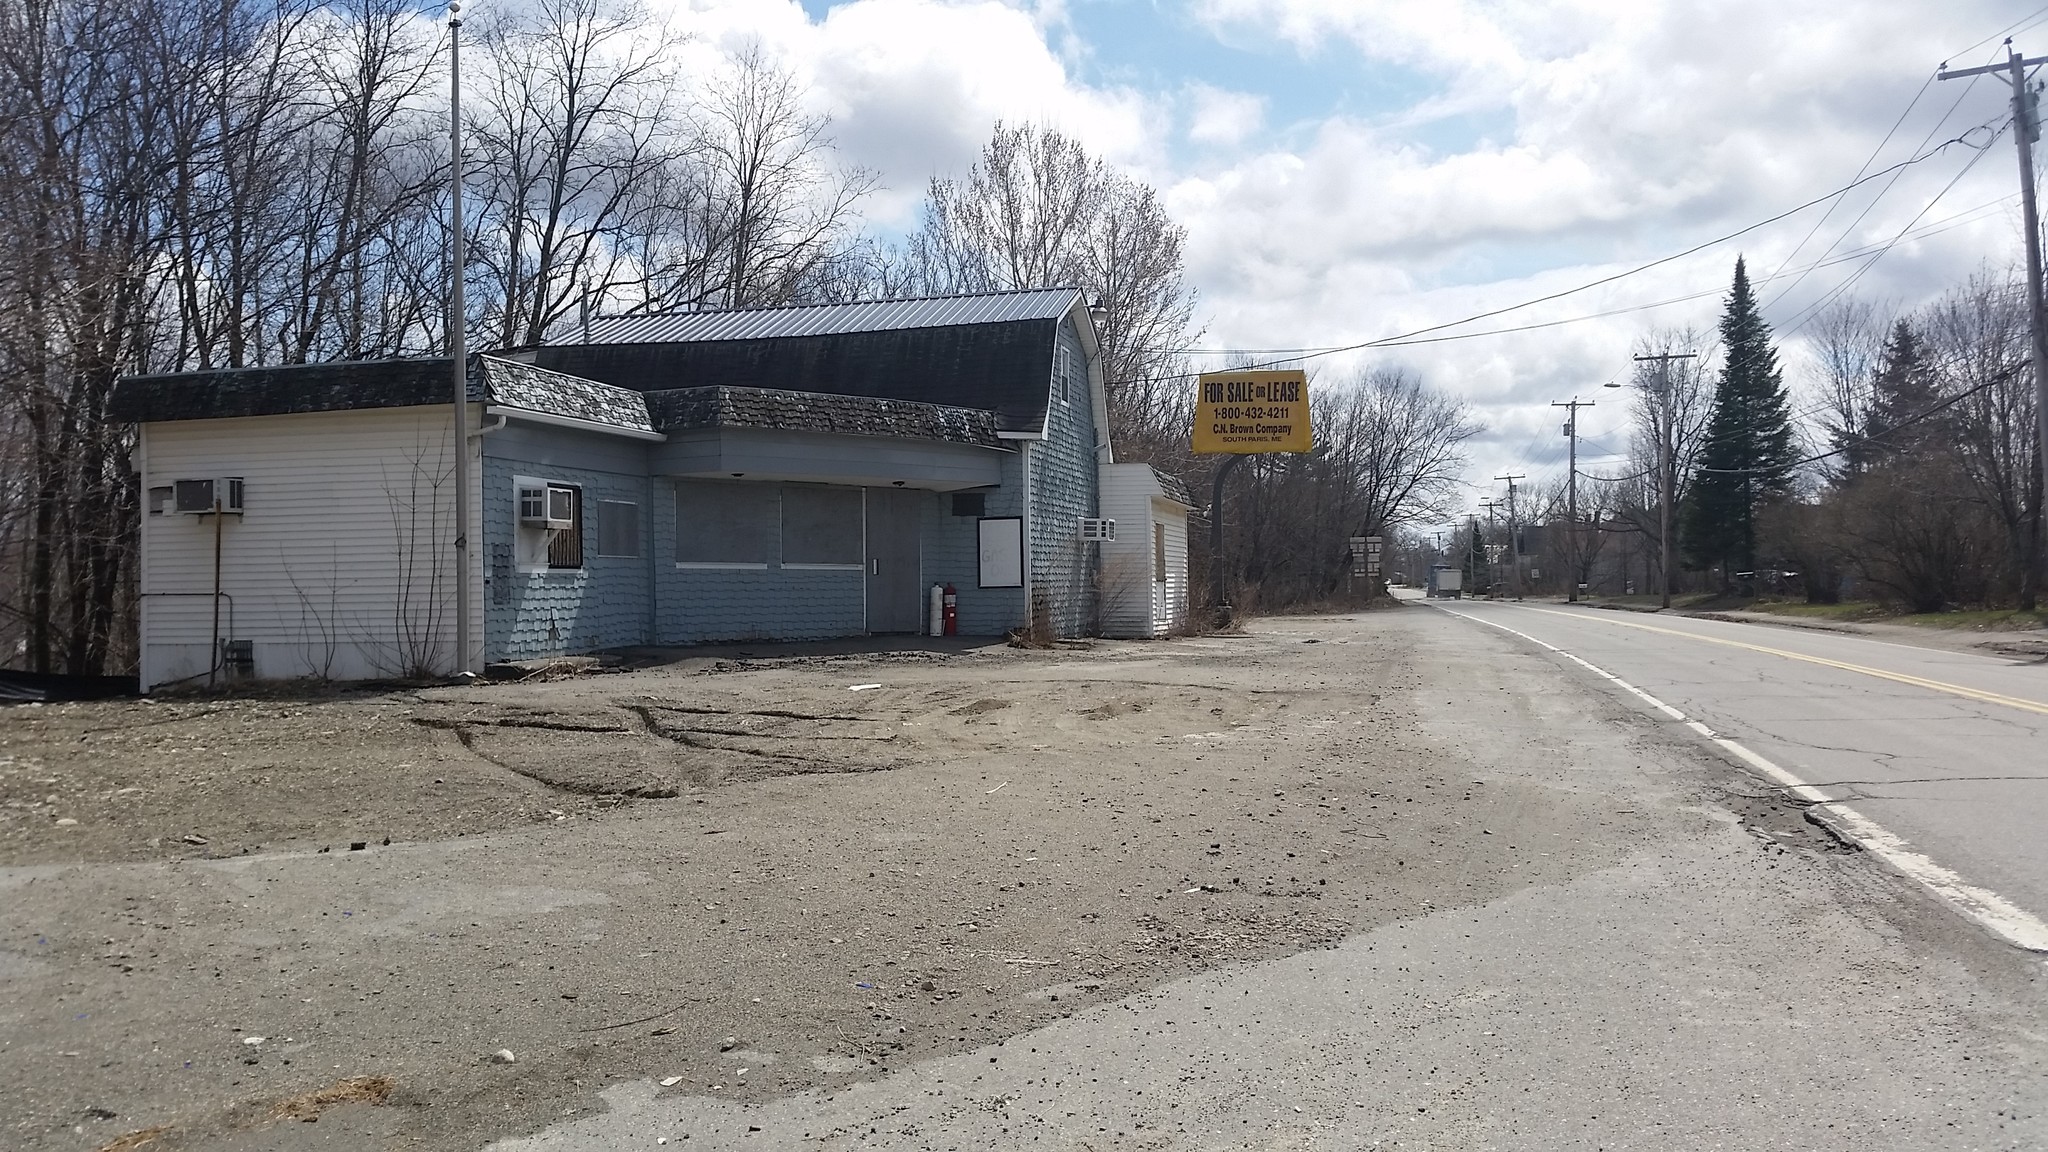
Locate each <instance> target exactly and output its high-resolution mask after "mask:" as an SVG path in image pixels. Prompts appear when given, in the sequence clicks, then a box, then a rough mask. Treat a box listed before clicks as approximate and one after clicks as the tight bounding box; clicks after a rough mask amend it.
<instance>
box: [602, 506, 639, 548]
mask: <svg viewBox="0 0 2048 1152" xmlns="http://www.w3.org/2000/svg"><path fill="white" fill-rule="evenodd" d="M597 554H598V555H599V556H638V555H639V554H640V506H639V505H638V504H634V503H631V502H628V501H625V500H599V501H598V502H597Z"/></svg>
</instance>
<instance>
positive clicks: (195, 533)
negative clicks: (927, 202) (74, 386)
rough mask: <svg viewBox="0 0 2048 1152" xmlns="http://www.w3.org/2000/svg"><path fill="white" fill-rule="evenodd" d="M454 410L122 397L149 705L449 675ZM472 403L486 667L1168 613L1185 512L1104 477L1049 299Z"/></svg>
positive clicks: (623, 348)
mask: <svg viewBox="0 0 2048 1152" xmlns="http://www.w3.org/2000/svg"><path fill="white" fill-rule="evenodd" d="M450 386H451V381H450V380H449V373H448V363H447V361H446V360H431V359H417V360H396V361H381V362H364V363H341V364H319V365H303V366H291V367H280V368H247V369H231V370H222V371H212V372H188V373H178V374H173V375H161V376H142V377H132V378H129V379H126V380H123V381H121V383H120V385H119V386H118V387H117V389H116V392H115V399H114V416H115V418H116V419H121V420H128V421H132V422H134V423H136V424H137V425H139V426H140V447H139V451H138V452H137V456H136V459H137V462H138V468H139V469H140V470H141V472H142V478H141V482H142V487H143V490H144V492H145V495H146V501H145V509H144V511H145V512H146V513H147V514H146V515H145V516H144V517H143V528H142V541H141V593H142V620H141V626H140V635H141V642H142V682H143V685H144V686H145V688H148V687H154V686H158V685H164V684H170V683H175V682H178V681H183V680H190V679H193V678H195V677H203V676H205V675H206V674H207V673H208V671H209V670H210V669H213V668H215V667H216V666H217V665H218V666H224V667H225V668H227V669H228V670H229V671H230V672H233V673H236V674H242V675H253V676H256V677H262V678H287V677H295V676H316V677H324V678H335V679H358V678H368V677H377V676H391V675H404V674H418V673H425V672H446V671H449V670H451V669H452V668H453V667H454V666H455V664H456V661H455V660H454V639H453V637H454V627H453V612H454V607H453V605H454V581H455V580H456V579H457V578H458V574H457V573H456V572H455V571H454V568H455V565H454V557H453V550H452V535H453V532H452V526H453V516H454V496H453V481H452V472H453V455H452V453H453V445H452V443H451V439H452V437H451V434H450V426H451V423H452V418H453V411H454V409H453V406H452V405H451V404H450V403H449V401H448V392H449V390H450ZM469 398H470V403H471V405H472V419H471V422H470V426H471V428H472V431H473V439H472V442H471V445H470V452H471V459H472V468H471V475H472V477H473V480H474V482H475V483H476V484H477V491H476V492H475V493H474V494H473V496H472V504H471V507H472V509H473V513H474V514H475V515H477V516H478V517H479V518H478V520H477V522H476V523H475V524H474V526H473V529H472V531H473V535H474V547H473V548H472V549H471V557H472V570H471V571H470V572H468V573H465V574H461V578H463V579H467V580H469V581H470V582H471V588H472V591H473V593H474V595H473V596H472V603H473V605H474V612H475V618H474V619H473V621H472V634H473V635H474V636H476V637H478V638H479V639H480V642H481V646H482V656H483V658H484V659H486V660H491V661H497V660H517V659H528V658H536V657H545V656H555V655H566V654H573V653H582V652H591V651H597V650H602V649H608V648H620V647H628V646H636V645H648V644H659V645H666V644H689V643H698V642H706V641H720V640H800V639H820V638H827V637H838V636H857V635H867V634H886V633H914V632H922V631H925V630H926V629H927V628H928V627H929V625H930V619H929V604H930V591H931V589H932V587H933V586H934V585H946V584H950V585H952V586H953V587H954V588H955V590H956V592H957V597H958V621H959V631H960V632H961V633H962V634H964V635H983V636H993V635H1001V634H1003V633H1004V632H1006V631H1009V630H1011V629H1015V628H1020V627H1023V626H1025V625H1026V624H1027V622H1029V621H1030V620H1031V619H1032V618H1033V617H1034V616H1035V617H1036V619H1037V620H1039V621H1040V622H1041V624H1042V625H1043V626H1044V627H1045V628H1047V629H1049V630H1050V631H1051V632H1053V633H1055V634H1060V635H1074V634H1078V633H1082V632H1088V631H1094V630H1098V629H1104V628H1107V629H1108V630H1110V631H1112V632H1115V633H1117V634H1124V635H1157V634H1160V633H1163V632H1164V631H1166V630H1167V629H1168V628H1170V627H1171V626H1172V624H1173V623H1174V622H1176V621H1177V620H1178V618H1179V616H1180V615H1181V614H1184V613H1185V611H1186V585H1187V551H1186V525H1185V513H1186V510H1187V504H1188V501H1187V497H1186V493H1185V492H1183V491H1181V490H1180V489H1179V488H1178V486H1177V485H1176V484H1174V483H1173V482H1171V481H1170V480H1165V479H1162V478H1160V477H1158V476H1157V475H1156V474H1154V473H1152V471H1151V469H1150V468H1148V467H1146V466H1144V465H1130V464H1124V465H1119V464H1115V463H1113V457H1112V454H1111V450H1110V445H1109V441H1108V431H1107V418H1106V413H1105V407H1104V399H1103V382H1102V372H1101V368H1100V363H1099V360H1098V356H1097V347H1096V335H1095V330H1094V326H1093V324H1092V322H1091V320H1090V318H1089V314H1088V310H1087V307H1086V305H1085V303H1084V301H1083V299H1082V297H1081V294H1080V293H1079V292H1078V291H1075V290H1072V289H1049V290H1042V291H1029V292H1011V293H996V294H989V295H979V296H958V297H943V298H936V299H923V300H898V301H881V302H870V303H857V304H841V305H822V306H815V307H794V308H771V309H754V310H744V311H733V312H700V313H687V314H678V315H657V316H634V317H616V318H609V319H603V320H599V321H597V322H595V323H594V324H593V325H592V326H591V329H590V332H589V333H588V335H587V336H586V337H585V339H584V340H583V341H582V342H580V343H575V344H565V345H548V346H544V347H538V348H527V349H514V350H509V351H504V352H499V353H494V354H483V355H477V356H473V357H471V359H470V362H469ZM216 501H218V502H219V503H220V504H221V506H222V507H224V508H225V509H226V511H225V512H224V513H223V514H221V515H219V516H216V515H214V514H213V512H212V509H213V507H214V506H215V502H216ZM1111 504H1114V505H1115V508H1116V510H1111V508H1110V507H1109V506H1110V505H1111ZM1112 516H1115V517H1118V518H1119V520H1120V521H1128V523H1127V524H1125V523H1119V525H1118V526H1117V527H1116V528H1112V527H1111V526H1110V525H1108V524H1107V523H1106V521H1107V519H1108V518H1110V517H1112ZM1112 537H1113V539H1112ZM1140 544H1142V545H1143V546H1144V550H1145V552H1146V558H1147V559H1148V560H1149V561H1150V563H1149V564H1147V565H1144V566H1143V567H1144V575H1145V576H1147V577H1149V579H1147V580H1145V581H1142V582H1139V584H1138V587H1139V588H1140V589H1141V590H1142V592H1143V593H1144V595H1142V596H1138V597H1136V600H1138V601H1142V602H1143V603H1144V611H1135V610H1133V609H1132V606H1131V602H1130V601H1131V600H1132V598H1131V597H1130V596H1129V595H1128V594H1127V590H1126V588H1125V585H1126V584H1128V583H1130V581H1129V580H1128V576H1129V572H1128V571H1127V569H1129V570H1133V571H1135V568H1134V565H1135V564H1136V561H1134V560H1132V559H1130V558H1127V557H1126V556H1125V554H1124V553H1125V552H1127V551H1129V550H1130V549H1131V548H1133V547H1136V546H1138V545H1140ZM1112 585H1114V588H1112V587H1111V586H1112ZM216 589H217V591H216Z"/></svg>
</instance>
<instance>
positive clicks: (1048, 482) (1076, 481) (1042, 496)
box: [1031, 319, 1098, 636]
mask: <svg viewBox="0 0 2048 1152" xmlns="http://www.w3.org/2000/svg"><path fill="white" fill-rule="evenodd" d="M1059 345H1060V346H1061V347H1064V348H1065V349H1067V352H1068V354H1069V356H1071V357H1072V363H1073V364H1074V366H1075V371H1076V373H1077V374H1078V376H1079V379H1077V380H1075V381H1074V382H1073V383H1072V384H1071V385H1070V386H1069V388H1068V395H1067V400H1066V402H1065V403H1061V402H1060V401H1059V399H1058V396H1059V391H1058V386H1057V383H1056V382H1055V381H1053V380H1052V373H1053V372H1055V371H1057V370H1058V362H1059V358H1058V355H1057V353H1055V354H1054V356H1053V358H1052V360H1053V362H1052V363H1051V364H1049V365H1047V380H1048V383H1049V384H1050V385H1051V386H1052V387H1053V397H1054V399H1053V402H1052V403H1051V404H1050V405H1049V406H1048V407H1047V409H1046V419H1045V425H1046V427H1045V439H1044V440H1041V441H1039V442H1037V443H1035V444H1033V445H1032V446H1031V491H1032V501H1031V503H1032V521H1031V585H1032V599H1033V600H1034V601H1036V602H1037V604H1038V605H1039V606H1040V610H1041V611H1043V612H1045V613H1046V615H1047V618H1048V622H1049V623H1050V624H1051V626H1052V629H1053V631H1054V632H1055V633H1056V634H1058V635H1061V636H1078V635H1081V634H1083V633H1086V632H1092V631H1094V630H1095V628H1096V624H1097V621H1096V619H1095V579H1094V577H1095V572H1094V552H1095V546H1094V545H1092V544H1084V543H1082V541H1081V519H1082V517H1086V516H1094V515H1095V514H1096V507H1097V504H1096V486H1097V483H1098V476H1097V472H1096V467H1095V463H1096V461H1095V408H1094V403H1093V399H1092V394H1091V392H1090V388H1091V385H1090V383H1089V380H1088V370H1087V365H1088V360H1087V357H1086V355H1085V354H1084V353H1083V352H1082V349H1081V340H1080V337H1079V335H1078V334H1076V332H1075V331H1074V323H1073V321H1072V320H1071V319H1068V320H1063V321H1061V322H1060V326H1059Z"/></svg>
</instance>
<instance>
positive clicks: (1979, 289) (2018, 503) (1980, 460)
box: [1922, 273, 2042, 611]
mask: <svg viewBox="0 0 2048 1152" xmlns="http://www.w3.org/2000/svg"><path fill="white" fill-rule="evenodd" d="M1922 326H1923V328H1924V329H1925V331H1926V334H1927V339H1928V342H1929V344H1930V345H1931V347H1932V351H1933V359H1934V362H1935V372H1936V374H1937V376H1938V377H1940V379H1941V391H1942V392H1943V393H1944V394H1945V395H1947V396H1950V397H1954V398H1955V406H1954V408H1953V410H1952V411H1950V412H1948V413H1946V414H1945V415H1944V418H1943V424H1944V426H1945V427H1946V428H1947V429H1948V431H1949V436H1948V437H1944V438H1943V440H1944V441H1946V442H1933V443H1930V444H1929V445H1928V451H1931V452H1938V453H1939V454H1942V455H1950V454H1952V455H1953V459H1954V463H1955V467H1956V469H1957V471H1958V472H1959V473H1960V478H1961V481H1962V483H1963V484H1964V485H1965V486H1966V489H1967V491H1968V493H1969V494H1970V496H1971V497H1972V498H1973V499H1974V500H1975V502H1976V503H1977V504H1979V505H1980V506H1982V507H1983V509H1984V510H1985V511H1986V512H1987V513H1988V514H1989V516H1990V518H1991V520H1992V522H1993V523H1995V524H1996V525H1997V528H1998V531H1999V534H2000V537H2001V539H2000V549H1999V551H2000V552H2001V553H2002V554H2003V560H2004V563H2003V565H2002V567H2003V569H2004V578H2003V580H2004V583H2005V584H2006V585H2007V588H2008V591H2009V593H2010V594H2011V595H2012V596H2013V598H2014V599H2015V600H2016V601H2017V603H2018V605H2019V606H2020V607H2021V608H2023V609H2026V610H2029V611H2031V610H2032V609H2033V608H2034V607H2035V604H2036V603H2037V601H2038V598H2039V595H2040V571H2041V564H2040V555H2041V544H2042V509H2041V504H2042V492H2041V470H2040V467H2039V466H2038V464H2037V460H2038V459H2039V455H2038V454H2039V453H2040V451H2041V445H2039V444H2038V443H2036V441H2037V439H2038V436H2037V433H2036V428H2037V425H2036V423H2035V418H2034V403H2035V397H2034V389H2033V382H2032V379H2031V377H2030V374H2029V373H2028V372H2027V370H2026V369H2027V362H2028V358H2029V355H2030V351H2029V348H2028V336H2027V311H2026V291H2025V288H2024V287H2023V286H2022V285H2021V284H2020V283H2018V282H2016V281H2015V280H2014V279H2013V278H2012V277H2011V276H2010V275H2009V274H2008V275H2005V276H1995V275H1992V274H1989V273H1979V274H1977V275H1975V276H1972V277H1971V278H1970V280H1969V281H1968V282H1967V283H1965V284H1963V285H1961V286H1959V287H1957V288H1955V289H1953V290H1951V291H1950V292H1949V293H1947V294H1946V295H1944V296H1943V297H1942V298H1941V299H1940V300H1938V301H1936V302H1935V303H1934V304H1933V305H1932V306H1930V307H1929V308H1928V309H1927V310H1926V312H1925V313H1924V318H1923V322H1922Z"/></svg>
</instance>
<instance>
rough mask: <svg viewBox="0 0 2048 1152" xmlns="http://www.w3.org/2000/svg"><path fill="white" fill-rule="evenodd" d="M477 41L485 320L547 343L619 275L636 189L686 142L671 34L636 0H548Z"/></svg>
mask: <svg viewBox="0 0 2048 1152" xmlns="http://www.w3.org/2000/svg"><path fill="white" fill-rule="evenodd" d="M480 43H481V45H482V47H483V51H484V55H485V59H486V69H485V73H486V74H485V77H484V78H483V80H482V82H481V88H482V96H481V104H482V109H481V112H480V114H479V116H478V117H477V120H476V122H475V127H474V132H475V136H476V140H477V153H478V155H477V162H476V165H475V169H474V171H475V184H476V188H477V192H478V199H479V201H480V204H479V211H478V221H477V229H478V232H479V235H478V238H477V239H478V243H477V245H476V252H477V256H478V263H480V264H481V265H482V266H483V275H484V278H485V279H486V281H487V287H488V291H487V293H486V294H485V298H486V300H487V302H488V305H487V306H488V311H487V313H486V314H485V316H484V317H483V320H484V323H485V325H486V326H487V327H488V328H490V329H493V330H495V332H496V336H497V339H498V340H499V341H500V342H501V343H504V344H507V345H519V344H538V343H540V342H541V341H542V340H544V339H545V338H546V337H547V335H548V332H549V329H550V328H552V327H553V326H554V325H555V324H556V323H557V322H559V321H561V320H562V319H563V318H564V317H566V316H569V315H571V314H573V313H574V312H575V311H576V310H577V308H578V307H579V306H580V305H581V303H582V301H583V294H584V293H585V292H586V291H587V290H588V286H589V284H590V282H591V281H592V280H593V279H595V280H598V281H600V282H604V283H609V282H610V281H611V279H612V277H613V274H614V269H613V268H612V265H613V263H614V262H615V261H618V260H620V259H621V254H620V252H619V250H618V248H617V247H615V242H616V241H618V240H620V239H621V238H622V237H623V236H625V235H627V234H628V229H627V226H626V220H627V217H628V216H629V215H630V214H631V211H632V210H633V209H634V208H635V207H636V206H637V203H636V196H635V189H636V188H637V186H638V185H639V183H640V181H641V180H643V179H647V178H650V177H654V176H655V175H656V174H658V173H660V172H662V170H663V169H664V168H666V167H667V166H668V165H670V164H672V163H675V162H676V160H677V158H678V157H679V155H680V154H681V153H682V151H683V145H682V142H681V140H680V139H679V137H678V134H677V132H676V128H677V125H678V124H679V123H680V121H681V119H682V116H681V110H680V109H678V108H676V107H675V106H674V104H673V100H674V96H673V93H674V92H675V91H676V88H675V85H676V82H677V79H678V78H677V76H676V74H675V70H674V68H673V67H672V66H671V65H670V64H669V63H668V50H669V48H670V47H672V45H673V44H674V40H673V38H672V37H670V36H668V35H667V34H666V33H664V32H663V31H662V30H661V29H659V28H657V27H655V26H654V25H653V24H652V22H651V21H650V20H649V19H648V17H647V15H646V13H645V12H644V11H643V10H641V9H640V8H638V7H636V6H630V4H629V3H628V0H540V3H539V4H538V5H536V6H535V7H533V8H531V9H525V10H521V11H517V12H515V13H512V14H507V15H499V16H496V17H494V18H493V19H492V20H491V21H490V22H489V23H487V24H486V25H485V26H484V30H483V32H482V35H481V37H480Z"/></svg>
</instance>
